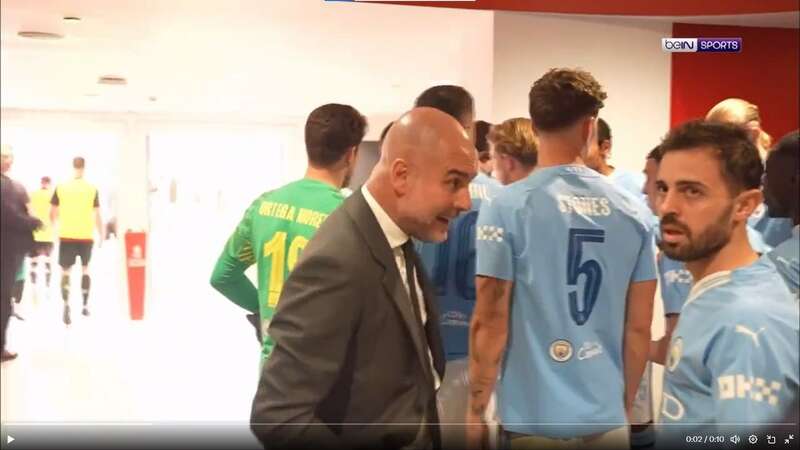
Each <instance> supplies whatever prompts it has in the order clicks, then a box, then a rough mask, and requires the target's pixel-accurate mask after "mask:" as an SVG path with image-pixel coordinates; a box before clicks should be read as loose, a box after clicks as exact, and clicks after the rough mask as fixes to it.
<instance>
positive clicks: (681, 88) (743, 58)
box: [670, 23, 800, 140]
mask: <svg viewBox="0 0 800 450" xmlns="http://www.w3.org/2000/svg"><path fill="white" fill-rule="evenodd" d="M672 35H673V37H686V38H691V37H741V38H742V51H741V52H740V53H674V54H673V55H672V83H671V84H672V93H671V105H670V106H671V109H670V122H671V124H672V125H675V124H677V123H680V122H683V121H686V120H688V119H693V118H699V117H704V116H705V114H706V113H707V112H708V110H709V109H711V107H712V106H714V105H715V104H716V103H717V102H719V101H720V100H723V99H725V98H728V97H739V98H743V99H745V100H747V101H749V102H751V103H754V104H756V105H758V108H759V110H760V111H761V119H762V127H763V128H764V130H765V131H766V132H767V133H769V134H770V135H772V138H773V139H774V140H777V139H780V137H781V136H783V135H784V134H786V133H788V132H789V131H792V130H796V129H797V128H798V127H800V117H798V115H799V114H800V112H799V111H798V110H799V109H800V99H798V95H799V94H798V79H800V56H798V55H800V30H797V29H785V28H754V27H731V26H717V25H694V24H680V23H676V24H674V25H673V27H672Z"/></svg>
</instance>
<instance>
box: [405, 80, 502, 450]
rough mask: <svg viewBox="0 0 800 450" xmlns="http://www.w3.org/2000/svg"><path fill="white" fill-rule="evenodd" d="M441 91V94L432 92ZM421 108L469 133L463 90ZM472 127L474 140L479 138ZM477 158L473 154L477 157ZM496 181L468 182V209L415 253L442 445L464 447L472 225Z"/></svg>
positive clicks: (448, 91)
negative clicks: (425, 291)
mask: <svg viewBox="0 0 800 450" xmlns="http://www.w3.org/2000/svg"><path fill="white" fill-rule="evenodd" d="M436 91H444V92H436ZM420 98H421V101H419V100H418V102H417V103H418V106H419V103H423V104H424V106H427V107H431V108H435V109H438V110H439V111H442V112H444V113H446V114H449V115H450V116H451V117H453V118H454V119H456V120H457V121H459V123H460V124H461V126H462V127H464V128H465V129H467V128H468V125H469V124H468V123H466V122H465V121H467V120H471V117H472V116H473V104H474V101H473V98H472V95H471V94H470V93H469V92H468V91H467V90H466V89H463V88H458V89H455V88H454V87H453V86H439V87H434V88H431V89H429V90H428V91H427V92H426V93H425V94H424V95H421V96H420ZM479 123H480V122H476V128H475V130H476V140H478V139H480V138H481V137H480V135H479V132H480V130H479V129H478V128H477V124H479ZM478 157H479V153H477V152H476V154H475V158H476V159H477V158H478ZM499 186H500V185H499V184H498V183H497V180H495V179H493V178H490V177H488V176H487V175H486V174H484V173H482V172H481V171H480V170H479V171H478V172H477V175H476V176H475V178H473V179H472V181H470V184H469V194H470V200H471V202H472V206H471V207H470V209H469V211H467V212H465V214H462V215H460V216H458V217H456V218H455V219H454V220H453V221H452V222H451V223H450V227H449V229H448V232H447V240H445V241H444V242H441V243H435V242H417V244H416V249H417V251H418V252H419V257H420V260H421V262H422V265H423V267H424V268H425V269H426V272H427V274H428V276H429V277H430V278H431V280H432V282H433V284H434V286H436V304H437V307H438V310H439V312H440V315H439V325H440V327H441V332H442V341H443V343H444V352H445V357H446V359H447V365H446V369H445V377H444V379H443V380H442V386H441V389H440V390H439V395H438V402H437V403H438V408H439V419H440V421H441V422H442V424H443V426H442V446H443V447H444V448H462V447H463V446H464V427H463V426H462V425H460V424H462V423H463V422H464V413H465V412H466V407H467V405H466V399H467V386H466V379H467V362H466V356H467V350H468V346H469V336H468V335H469V319H470V316H471V315H472V308H473V306H474V304H475V220H476V219H477V217H478V209H479V208H480V205H481V203H482V202H484V201H488V200H489V199H491V198H492V197H494V195H495V194H496V193H497V190H498V189H499Z"/></svg>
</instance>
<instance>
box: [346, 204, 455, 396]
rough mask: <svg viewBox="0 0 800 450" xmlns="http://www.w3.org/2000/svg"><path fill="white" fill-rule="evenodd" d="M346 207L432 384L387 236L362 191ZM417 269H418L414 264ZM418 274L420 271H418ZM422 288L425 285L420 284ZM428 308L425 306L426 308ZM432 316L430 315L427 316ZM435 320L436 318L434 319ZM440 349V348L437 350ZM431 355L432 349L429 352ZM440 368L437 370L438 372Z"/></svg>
mask: <svg viewBox="0 0 800 450" xmlns="http://www.w3.org/2000/svg"><path fill="white" fill-rule="evenodd" d="M343 206H344V207H345V208H347V210H348V212H349V213H350V216H351V217H352V218H353V219H354V221H355V224H356V226H357V227H358V228H359V229H360V230H361V233H362V234H363V235H364V238H365V241H366V242H367V245H369V247H370V251H371V252H372V255H373V257H375V259H376V260H377V261H378V262H379V263H380V264H381V265H382V266H383V268H384V270H385V271H384V274H383V280H382V283H383V287H384V289H385V290H386V292H387V294H388V295H389V298H390V299H391V301H392V303H394V306H395V308H396V309H397V311H398V313H399V314H400V317H401V318H402V319H403V323H405V327H406V330H407V331H408V333H409V335H410V336H411V340H412V342H413V343H414V348H415V349H416V350H417V356H418V359H419V362H420V364H421V365H422V368H423V370H424V371H425V374H426V376H428V377H429V378H430V381H431V384H432V383H433V374H432V373H431V370H430V363H429V362H428V345H427V344H426V341H427V338H426V336H425V335H424V334H423V331H424V330H423V328H422V324H420V323H419V321H417V318H416V316H415V315H414V309H413V306H412V305H411V299H410V297H409V295H408V291H406V288H405V285H404V284H403V279H402V278H401V277H400V271H399V270H398V268H397V263H396V262H395V259H394V253H392V249H391V247H389V241H387V240H386V235H385V234H384V233H383V230H382V229H381V227H380V225H379V224H378V219H376V218H375V215H374V214H373V213H372V209H370V207H369V204H367V201H366V199H365V198H364V194H362V193H361V190H360V189H359V190H358V191H356V192H354V193H353V194H352V195H351V196H350V198H348V199H347V201H346V202H345V204H344V205H343ZM417 267H420V266H419V265H417ZM420 271H421V270H420ZM422 284H423V287H424V285H425V283H422ZM424 296H425V297H426V300H425V303H426V305H427V304H428V299H427V298H428V293H427V292H426V293H425V294H424ZM426 307H427V306H426ZM428 317H429V318H430V317H431V316H430V315H429V316H428ZM435 318H437V319H438V315H436V316H435ZM440 349H441V348H440ZM431 351H432V352H433V349H431ZM438 370H439V369H438V368H437V371H438Z"/></svg>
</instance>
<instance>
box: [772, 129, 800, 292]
mask: <svg viewBox="0 0 800 450" xmlns="http://www.w3.org/2000/svg"><path fill="white" fill-rule="evenodd" d="M798 160H800V134H798V132H797V131H793V132H791V133H789V134H787V135H786V136H784V137H783V138H782V139H781V140H780V141H779V142H778V145H776V146H775V148H774V149H773V150H772V151H770V153H769V157H768V158H767V165H766V172H765V173H764V199H765V203H766V204H767V209H768V211H769V214H770V217H786V218H789V219H791V220H792V223H793V224H794V228H793V229H792V237H790V238H789V239H787V240H785V241H784V242H782V243H780V244H778V246H777V247H775V249H774V250H773V251H771V252H770V253H768V254H767V256H768V257H769V258H770V259H771V260H772V262H773V263H775V266H776V267H777V268H778V272H780V274H781V276H782V277H783V279H784V281H786V285H787V286H788V287H789V290H790V291H791V292H792V293H794V294H795V296H797V295H798V291H799V290H800V226H799V225H798V224H800V196H798V192H800V163H798Z"/></svg>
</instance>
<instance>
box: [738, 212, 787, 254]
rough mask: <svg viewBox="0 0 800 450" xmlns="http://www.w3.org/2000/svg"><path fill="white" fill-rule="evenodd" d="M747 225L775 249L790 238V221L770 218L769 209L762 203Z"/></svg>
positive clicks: (782, 218) (781, 218)
mask: <svg viewBox="0 0 800 450" xmlns="http://www.w3.org/2000/svg"><path fill="white" fill-rule="evenodd" d="M747 224H748V225H750V226H751V227H753V229H755V230H756V231H758V232H759V233H761V236H763V238H764V242H766V243H767V244H768V245H770V246H771V247H776V246H778V245H780V244H781V243H782V242H785V241H786V240H787V239H789V238H790V237H792V227H793V226H794V224H793V223H792V219H787V218H784V217H770V216H769V208H767V205H766V203H762V204H761V205H760V206H759V207H758V208H756V210H755V211H753V214H752V215H751V216H750V217H749V218H748V219H747Z"/></svg>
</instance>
